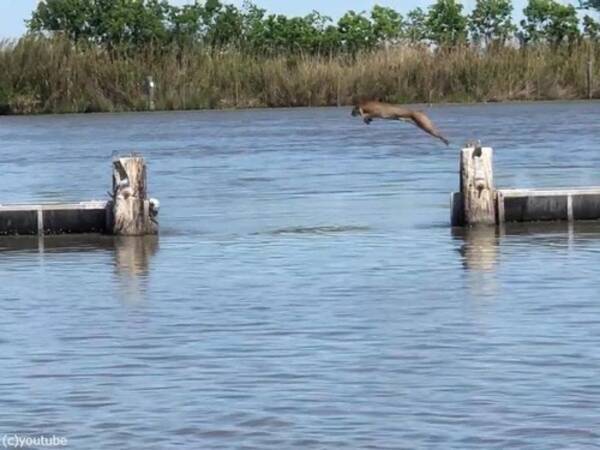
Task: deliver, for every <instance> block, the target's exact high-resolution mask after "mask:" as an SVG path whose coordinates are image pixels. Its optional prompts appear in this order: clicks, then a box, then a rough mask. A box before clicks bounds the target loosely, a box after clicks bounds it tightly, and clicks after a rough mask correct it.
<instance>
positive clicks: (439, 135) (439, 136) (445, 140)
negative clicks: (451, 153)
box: [436, 133, 450, 145]
mask: <svg viewBox="0 0 600 450" xmlns="http://www.w3.org/2000/svg"><path fill="white" fill-rule="evenodd" d="M436 137H437V138H438V139H440V140H441V141H442V142H443V143H444V144H446V145H450V141H449V140H448V139H446V138H445V137H444V136H442V135H441V134H439V133H438V134H437V136H436Z"/></svg>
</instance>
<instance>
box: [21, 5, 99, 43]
mask: <svg viewBox="0 0 600 450" xmlns="http://www.w3.org/2000/svg"><path fill="white" fill-rule="evenodd" d="M92 12H93V4H92V2H91V1H90V0H45V1H41V2H39V3H38V6H37V8H36V9H35V11H34V12H33V14H32V16H31V19H30V20H28V21H27V25H28V27H29V29H30V30H31V31H34V32H41V31H47V32H51V33H56V32H62V33H64V34H65V35H66V36H67V37H68V38H69V39H72V40H75V41H77V40H80V39H88V38H89V37H91V34H92V31H91V29H90V18H91V16H92Z"/></svg>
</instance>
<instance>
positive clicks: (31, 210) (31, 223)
mask: <svg viewBox="0 0 600 450" xmlns="http://www.w3.org/2000/svg"><path fill="white" fill-rule="evenodd" d="M112 184H113V191H112V194H111V198H110V199H109V200H106V201H97V200H92V201H84V202H79V203H35V204H12V205H9V204H5V205H3V204H0V236H13V235H40V236H42V235H48V234H70V233H77V234H79V233H104V234H114V235H119V236H144V235H153V234H157V233H158V222H157V215H158V207H159V206H158V205H159V202H158V200H155V199H150V198H148V196H147V181H146V165H145V161H144V159H143V158H142V157H141V156H138V155H131V156H127V157H121V158H116V159H115V160H113V183H112Z"/></svg>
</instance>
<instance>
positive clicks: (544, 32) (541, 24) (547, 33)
mask: <svg viewBox="0 0 600 450" xmlns="http://www.w3.org/2000/svg"><path fill="white" fill-rule="evenodd" d="M523 15H524V16H525V19H524V20H522V21H521V27H522V28H523V34H522V37H523V40H524V42H525V43H527V42H544V41H545V42H549V43H551V44H552V45H554V46H558V45H560V44H561V43H563V42H564V41H565V40H568V41H569V42H572V41H574V40H575V39H576V38H577V37H578V36H579V19H578V18H577V10H576V9H575V7H574V6H572V5H563V4H561V3H558V2H556V1H555V0H529V3H528V4H527V7H526V8H525V9H524V10H523Z"/></svg>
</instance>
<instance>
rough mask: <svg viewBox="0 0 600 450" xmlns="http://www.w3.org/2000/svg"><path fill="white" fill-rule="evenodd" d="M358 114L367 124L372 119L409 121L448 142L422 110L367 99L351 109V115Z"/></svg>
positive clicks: (447, 143)
mask: <svg viewBox="0 0 600 450" xmlns="http://www.w3.org/2000/svg"><path fill="white" fill-rule="evenodd" d="M359 115H360V116H361V117H362V119H363V121H364V122H365V123H366V124H367V125H369V124H370V123H371V122H372V121H373V119H388V120H402V121H405V122H410V123H412V124H413V125H416V126H417V127H419V128H420V129H421V130H423V131H425V132H426V133H429V134H430V135H432V136H433V137H436V138H438V139H440V140H441V141H442V142H443V143H444V144H446V145H449V144H450V142H449V141H448V139H446V138H445V137H444V136H442V135H441V134H440V132H439V131H438V130H437V128H436V127H435V125H434V124H433V122H432V121H431V120H430V119H429V117H427V115H426V114H425V113H424V112H423V111H417V110H413V109H409V108H403V107H401V106H396V105H390V104H389V103H382V102H377V101H374V100H369V101H364V102H360V103H358V104H357V105H355V106H354V109H352V116H354V117H356V116H359Z"/></svg>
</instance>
